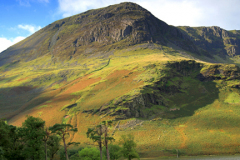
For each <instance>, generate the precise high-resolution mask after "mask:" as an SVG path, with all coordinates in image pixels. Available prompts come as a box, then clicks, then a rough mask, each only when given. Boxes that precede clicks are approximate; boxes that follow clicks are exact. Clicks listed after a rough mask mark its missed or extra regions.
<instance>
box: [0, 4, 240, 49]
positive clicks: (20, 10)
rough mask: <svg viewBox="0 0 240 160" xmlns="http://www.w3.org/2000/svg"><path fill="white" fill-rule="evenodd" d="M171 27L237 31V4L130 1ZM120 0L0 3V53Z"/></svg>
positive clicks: (238, 6)
mask: <svg viewBox="0 0 240 160" xmlns="http://www.w3.org/2000/svg"><path fill="white" fill-rule="evenodd" d="M129 1H131V2H135V3H138V4H139V5H141V6H142V7H144V8H146V9H148V10H149V11H150V12H152V14H154V15H155V16H156V17H158V18H159V19H161V20H163V21H165V22H166V23H168V24H170V25H174V26H220V27H221V28H224V29H227V30H234V29H237V30H240V21H239V17H240V9H239V8H240V1H239V0H129ZM121 2H124V1H123V0H0V52H1V51H3V50H5V49H6V48H8V47H9V46H11V45H13V44H15V43H17V42H19V41H20V40H23V39H24V38H26V37H28V36H29V35H31V34H33V33H34V32H36V31H37V30H39V29H41V28H43V27H45V26H46V25H48V24H50V23H52V22H54V21H56V20H58V19H61V18H64V17H68V16H71V15H74V14H78V13H81V12H84V11H86V10H89V9H95V8H100V7H105V6H108V5H112V4H117V3H121Z"/></svg>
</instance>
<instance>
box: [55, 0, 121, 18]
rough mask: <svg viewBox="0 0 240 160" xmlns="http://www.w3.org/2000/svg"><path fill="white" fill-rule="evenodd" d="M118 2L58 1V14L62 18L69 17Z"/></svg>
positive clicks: (93, 0) (117, 1)
mask: <svg viewBox="0 0 240 160" xmlns="http://www.w3.org/2000/svg"><path fill="white" fill-rule="evenodd" d="M120 2H121V1H120V0H104V1H103V0H58V3H59V12H60V14H62V16H63V17H69V16H72V15H74V14H78V13H81V12H84V11H86V10H89V9H96V8H101V7H105V6H107V5H111V4H115V3H120Z"/></svg>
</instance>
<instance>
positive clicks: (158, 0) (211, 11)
mask: <svg viewBox="0 0 240 160" xmlns="http://www.w3.org/2000/svg"><path fill="white" fill-rule="evenodd" d="M128 1H131V2H134V3H137V4H139V5H141V6H142V7H144V8H146V9H147V10H149V11H150V12H151V13H152V14H153V15H155V16H156V17H157V18H159V19H160V20H163V21H165V22H166V23H168V24H170V25H174V26H220V27H222V28H224V29H228V30H230V29H240V28H239V26H240V21H238V19H239V18H238V17H239V16H240V10H239V8H240V1H239V0H227V1H226V0H210V1H209V0H194V1H193V0H128ZM121 2H123V0H58V3H59V7H58V10H59V12H58V13H60V14H62V16H63V17H68V16H72V15H74V14H78V13H81V12H84V11H86V10H89V9H96V8H101V7H105V6H108V5H112V4H117V3H121Z"/></svg>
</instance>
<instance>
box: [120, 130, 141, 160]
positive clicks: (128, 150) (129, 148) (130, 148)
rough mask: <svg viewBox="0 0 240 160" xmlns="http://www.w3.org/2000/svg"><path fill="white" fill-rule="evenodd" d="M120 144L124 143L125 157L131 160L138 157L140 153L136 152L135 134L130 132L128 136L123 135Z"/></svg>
mask: <svg viewBox="0 0 240 160" xmlns="http://www.w3.org/2000/svg"><path fill="white" fill-rule="evenodd" d="M120 144H121V145H122V150H121V152H122V154H123V156H124V157H125V158H127V159H128V160H131V159H133V158H138V159H139V155H138V153H137V152H136V146H137V144H136V143H135V142H134V136H133V135H131V134H128V135H127V136H125V135H123V136H122V137H121V139H120Z"/></svg>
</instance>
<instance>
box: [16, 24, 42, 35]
mask: <svg viewBox="0 0 240 160" xmlns="http://www.w3.org/2000/svg"><path fill="white" fill-rule="evenodd" d="M18 28H20V29H24V30H27V31H28V32H29V33H30V34H33V33H35V32H36V31H38V30H39V29H41V28H42V27H41V26H33V25H21V24H19V25H18Z"/></svg>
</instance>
